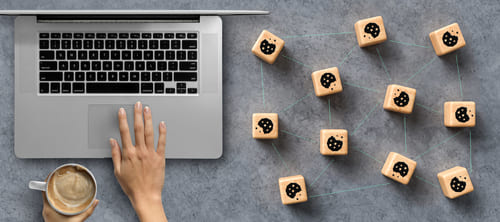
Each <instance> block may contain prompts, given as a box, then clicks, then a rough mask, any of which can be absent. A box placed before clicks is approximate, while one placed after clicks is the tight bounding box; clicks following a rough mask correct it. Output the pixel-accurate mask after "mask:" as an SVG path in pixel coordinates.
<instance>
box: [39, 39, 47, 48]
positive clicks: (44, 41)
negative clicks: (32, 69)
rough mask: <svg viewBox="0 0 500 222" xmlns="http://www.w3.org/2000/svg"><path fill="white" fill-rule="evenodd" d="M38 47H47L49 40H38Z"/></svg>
mask: <svg viewBox="0 0 500 222" xmlns="http://www.w3.org/2000/svg"><path fill="white" fill-rule="evenodd" d="M38 47H39V48H40V49H49V40H40V42H39V44H38Z"/></svg>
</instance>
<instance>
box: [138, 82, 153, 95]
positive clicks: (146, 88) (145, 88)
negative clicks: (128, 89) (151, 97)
mask: <svg viewBox="0 0 500 222" xmlns="http://www.w3.org/2000/svg"><path fill="white" fill-rule="evenodd" d="M141 93H153V83H141Z"/></svg>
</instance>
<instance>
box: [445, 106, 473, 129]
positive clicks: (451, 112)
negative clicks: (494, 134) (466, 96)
mask: <svg viewBox="0 0 500 222" xmlns="http://www.w3.org/2000/svg"><path fill="white" fill-rule="evenodd" d="M444 125H445V126H446V127H474V126H476V103H475V102H472V101H452V102H445V103H444Z"/></svg>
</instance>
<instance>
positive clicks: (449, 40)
mask: <svg viewBox="0 0 500 222" xmlns="http://www.w3.org/2000/svg"><path fill="white" fill-rule="evenodd" d="M451 32H452V33H453V30H451ZM457 34H458V32H457ZM457 42H458V36H455V35H453V34H451V33H450V32H445V33H444V34H443V44H444V45H446V46H448V47H453V46H455V45H456V44H457Z"/></svg>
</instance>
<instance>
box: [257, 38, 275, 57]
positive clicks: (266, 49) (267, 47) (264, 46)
mask: <svg viewBox="0 0 500 222" xmlns="http://www.w3.org/2000/svg"><path fill="white" fill-rule="evenodd" d="M269 41H271V40H269ZM274 41H275V42H276V40H274ZM275 49H276V45H275V44H273V43H270V42H268V41H267V39H264V40H262V42H260V51H262V53H264V54H266V55H271V54H273V53H274V50H275Z"/></svg>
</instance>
